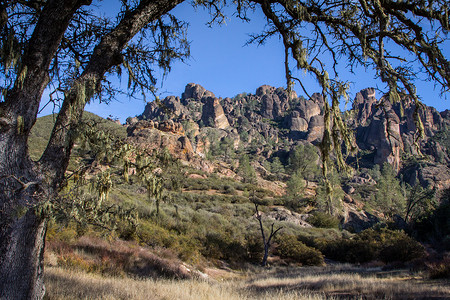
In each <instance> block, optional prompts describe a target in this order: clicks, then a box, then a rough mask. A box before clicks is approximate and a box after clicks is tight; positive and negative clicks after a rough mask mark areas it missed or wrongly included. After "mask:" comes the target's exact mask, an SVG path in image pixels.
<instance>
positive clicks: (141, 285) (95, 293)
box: [45, 267, 323, 300]
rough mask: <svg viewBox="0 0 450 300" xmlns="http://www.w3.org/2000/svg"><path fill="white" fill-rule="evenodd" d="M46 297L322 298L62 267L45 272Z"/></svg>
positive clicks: (180, 299)
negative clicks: (135, 277)
mask: <svg viewBox="0 0 450 300" xmlns="http://www.w3.org/2000/svg"><path fill="white" fill-rule="evenodd" d="M45 278H46V280H45V283H46V288H47V293H46V297H45V299H47V300H62V299H64V300H66V299H102V300H113V299H114V300H116V299H127V300H128V299H155V300H238V299H244V300H245V299H267V300H276V299H280V300H293V299H305V300H306V299H308V300H316V299H323V297H320V296H319V295H308V294H307V293H300V292H298V291H292V292H284V291H268V292H266V293H264V295H262V294H259V295H252V294H253V293H251V292H249V291H248V290H246V288H245V287H246V283H245V281H226V282H215V281H206V280H164V279H161V280H154V279H148V280H136V279H132V278H116V277H102V276H100V275H96V274H87V273H82V272H76V271H69V270H64V269H61V268H53V267H50V268H47V269H46V272H45Z"/></svg>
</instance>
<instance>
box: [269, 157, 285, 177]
mask: <svg viewBox="0 0 450 300" xmlns="http://www.w3.org/2000/svg"><path fill="white" fill-rule="evenodd" d="M270 171H271V172H272V173H274V174H280V173H284V172H285V169H284V166H283V164H282V163H281V161H280V158H279V157H278V156H275V157H274V158H273V160H272V163H271V164H270Z"/></svg>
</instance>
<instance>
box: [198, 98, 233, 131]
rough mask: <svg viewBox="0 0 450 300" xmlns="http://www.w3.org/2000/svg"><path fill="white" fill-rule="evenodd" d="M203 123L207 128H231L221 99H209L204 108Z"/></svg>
mask: <svg viewBox="0 0 450 300" xmlns="http://www.w3.org/2000/svg"><path fill="white" fill-rule="evenodd" d="M202 121H203V124H204V125H205V126H210V127H214V128H220V129H225V128H228V127H230V124H229V123H228V119H227V117H226V116H225V113H224V112H223V108H222V105H220V102H219V99H217V98H213V97H208V98H206V101H205V106H203V113H202Z"/></svg>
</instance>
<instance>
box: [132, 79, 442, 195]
mask: <svg viewBox="0 0 450 300" xmlns="http://www.w3.org/2000/svg"><path fill="white" fill-rule="evenodd" d="M323 107H324V99H323V97H322V95H321V94H319V93H315V94H312V95H311V99H309V100H307V99H305V98H303V97H297V95H296V94H295V93H293V94H292V95H291V97H289V95H288V93H287V91H286V90H284V89H283V88H275V87H272V86H269V85H263V86H261V87H259V88H257V89H256V92H255V94H247V93H242V94H239V95H237V96H235V97H233V98H228V97H227V98H224V99H218V98H217V97H215V96H214V94H213V93H212V92H210V91H208V90H206V89H205V88H204V87H202V86H201V85H198V84H194V83H189V84H187V85H186V88H185V91H184V93H183V94H182V96H181V98H179V97H175V96H169V97H166V98H164V99H163V100H161V101H160V102H159V103H155V102H152V103H148V104H147V106H146V107H145V111H144V113H143V114H142V115H141V116H138V118H137V119H139V120H148V122H150V123H146V125H145V126H148V128H150V127H152V126H153V128H155V129H159V130H160V131H161V130H162V131H165V132H172V133H176V134H178V135H180V136H181V135H186V136H188V138H189V143H190V144H191V148H192V151H194V153H195V154H197V155H200V156H205V155H206V153H207V152H208V151H209V149H210V146H211V144H213V145H214V143H220V142H221V141H222V140H223V139H224V138H225V137H227V138H230V139H232V140H233V142H234V147H235V148H237V147H238V146H242V147H244V148H246V149H253V150H251V151H254V153H255V154H257V155H263V156H264V157H266V158H271V156H272V155H277V156H280V157H281V158H282V157H283V156H284V157H286V156H287V153H286V152H283V151H289V148H291V149H292V148H293V147H294V146H295V145H296V144H297V143H299V142H302V143H304V142H309V143H312V144H319V143H320V142H321V140H322V136H323V132H324V117H323ZM416 110H418V113H419V115H420V117H421V119H422V122H423V124H424V129H425V134H426V136H425V138H424V139H422V140H421V141H418V140H417V134H416V124H415V122H414V118H415V116H414V115H415V112H416ZM348 116H350V117H348ZM348 116H347V117H346V119H345V121H346V122H347V124H348V126H349V128H350V129H351V130H353V131H354V133H355V137H356V141H357V144H358V147H359V149H361V150H364V151H365V153H369V154H370V155H369V154H368V155H365V156H364V157H363V158H364V159H365V160H366V162H365V163H366V164H368V165H373V164H380V165H382V164H383V163H385V162H387V163H389V164H391V165H392V166H393V167H394V169H395V170H397V171H400V170H402V168H404V166H403V164H402V156H405V155H406V156H408V155H418V154H420V153H423V154H425V155H428V157H429V158H430V159H431V163H432V164H435V165H436V166H439V167H442V168H444V169H443V170H442V171H440V172H439V174H443V175H442V176H441V177H442V178H441V177H439V176H435V175H432V174H435V173H436V172H437V171H436V166H433V165H432V164H422V167H421V168H422V169H420V170H415V171H412V169H411V168H410V169H409V170H410V171H411V172H412V173H411V174H409V175H408V174H405V176H407V177H408V178H410V181H411V182H416V181H417V182H420V183H421V184H423V185H426V184H427V182H429V181H430V179H429V178H436V179H437V180H439V182H440V183H438V185H442V186H445V185H447V179H446V178H447V177H446V176H447V175H445V174H447V173H448V172H447V171H448V167H447V165H448V164H449V163H450V159H449V153H448V146H442V145H441V142H439V141H438V140H437V139H436V138H434V136H435V134H436V133H438V132H439V131H440V130H443V129H445V128H447V127H450V112H449V111H447V112H443V113H439V112H437V111H436V110H435V109H434V108H432V107H427V106H425V105H423V106H420V107H419V108H416V105H415V103H414V102H413V101H411V100H409V99H407V98H405V99H403V100H402V102H401V103H393V104H392V103H390V102H389V101H388V100H387V99H386V98H385V97H380V99H379V100H377V95H376V92H375V89H374V88H367V89H364V90H362V91H360V92H359V93H357V94H356V97H355V99H354V101H353V106H352V109H351V111H350V112H349V113H348ZM128 121H129V122H128ZM128 121H127V123H128V125H129V126H130V127H132V128H137V127H136V126H142V125H137V124H136V122H137V120H136V119H132V118H130V119H129V120H128ZM171 121H172V123H171ZM141 122H142V121H141ZM151 122H153V123H151ZM180 123H182V124H183V126H184V132H183V130H182V128H180V126H181V125H179V124H180ZM141 124H142V123H141ZM176 124H178V125H176ZM446 126H447V127H446ZM206 128H208V130H206ZM212 129H214V130H212ZM177 141H178V139H177ZM187 145H188V143H186V142H184V146H183V147H187V148H189V146H187ZM280 145H282V147H280ZM286 147H287V148H286ZM281 149H284V150H281ZM286 149H287V150H286ZM189 151H190V150H188V152H189ZM424 168H425V169H424ZM427 168H428V169H427ZM414 174H416V175H414ZM426 174H428V175H426ZM438 177H439V178H438ZM449 177H450V175H449ZM415 180H416V181H415ZM448 182H449V183H448V184H449V185H450V181H448Z"/></svg>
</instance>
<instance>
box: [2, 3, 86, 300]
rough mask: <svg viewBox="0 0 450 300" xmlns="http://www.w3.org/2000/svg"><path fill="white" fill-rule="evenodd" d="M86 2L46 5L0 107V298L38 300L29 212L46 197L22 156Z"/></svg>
mask: <svg viewBox="0 0 450 300" xmlns="http://www.w3.org/2000/svg"><path fill="white" fill-rule="evenodd" d="M88 2H89V1H80V0H66V1H61V0H50V1H48V2H47V3H46V4H45V6H44V8H43V9H42V11H41V14H40V17H39V21H38V22H37V24H36V27H35V28H34V31H33V34H32V36H31V38H30V40H29V41H28V46H27V48H26V49H25V51H24V55H23V56H22V69H21V70H20V73H21V74H22V76H18V79H16V82H15V85H14V87H13V88H12V89H11V90H9V91H8V94H7V96H6V98H5V102H3V103H0V241H1V242H0V299H41V298H42V297H43V295H44V292H45V288H44V284H43V260H42V258H43V251H44V243H45V230H46V221H45V219H44V218H43V217H42V216H41V215H39V214H37V213H36V211H35V207H36V206H37V205H38V204H39V203H41V202H42V201H44V200H46V199H47V197H48V195H49V193H48V191H45V187H44V185H43V184H42V183H43V179H44V176H43V174H41V173H40V172H39V171H38V168H37V165H36V164H35V163H34V162H32V161H31V160H30V158H29V156H28V147H27V142H28V136H29V133H30V130H31V127H32V126H33V125H34V123H35V121H36V117H37V112H38V108H39V103H40V100H41V97H42V93H43V91H44V89H45V87H46V85H47V84H48V81H49V78H48V69H49V66H50V63H51V61H52V59H53V57H54V55H55V53H56V51H57V49H58V47H59V44H60V41H61V39H62V37H63V35H64V32H65V31H66V29H67V27H68V25H69V23H70V20H71V19H72V17H73V15H74V13H75V12H76V10H77V9H79V8H80V7H81V6H82V5H83V4H88Z"/></svg>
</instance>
